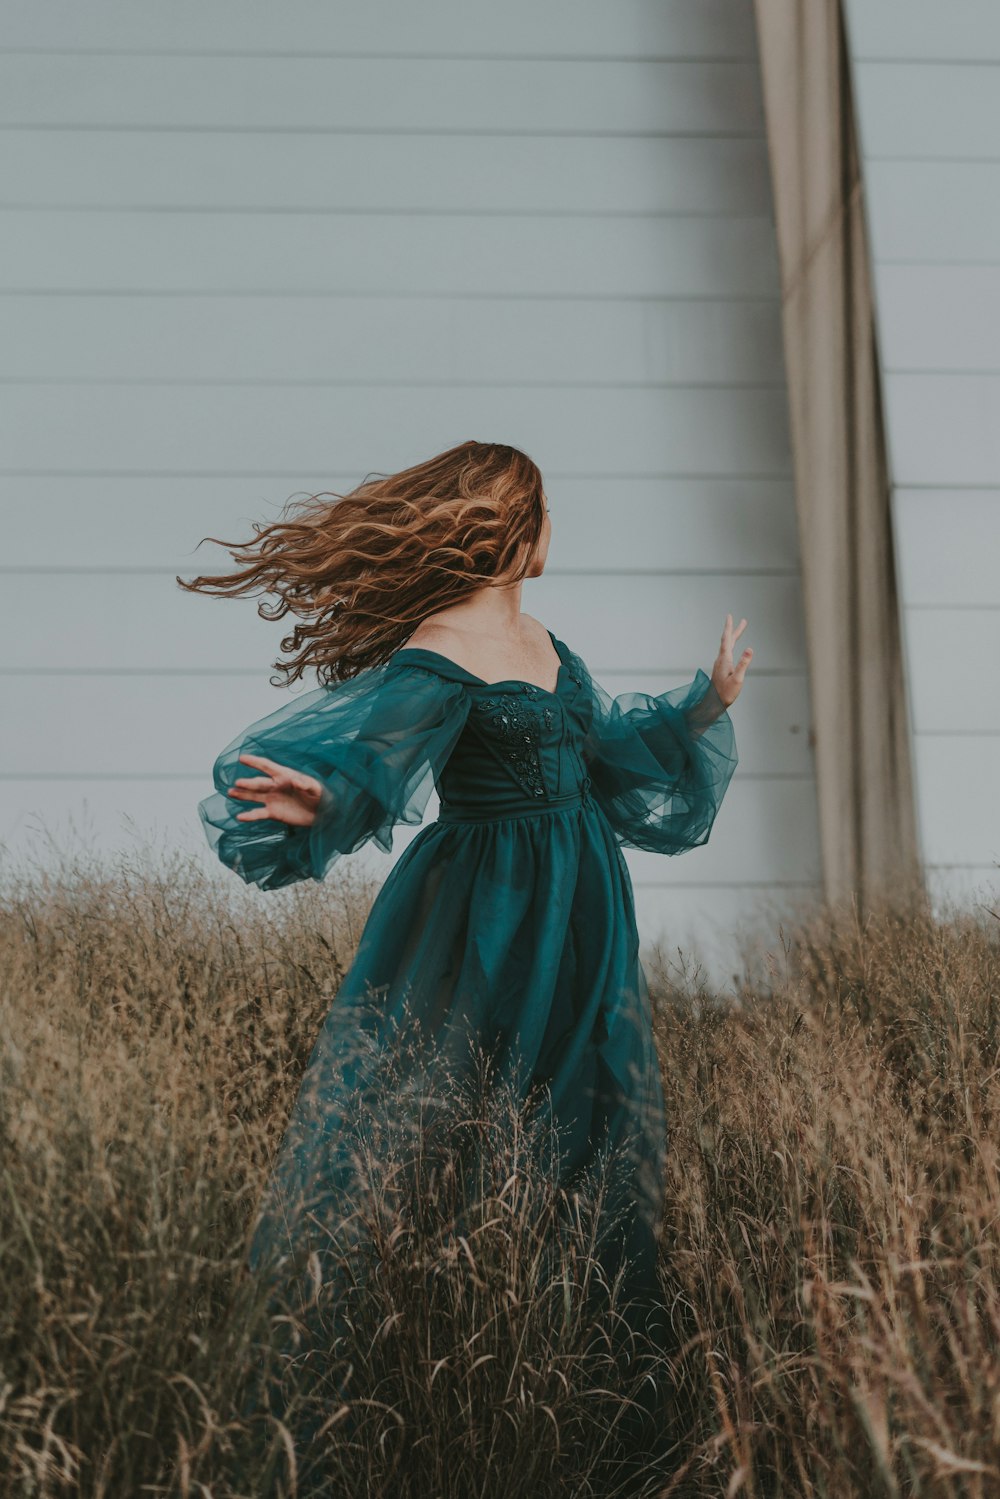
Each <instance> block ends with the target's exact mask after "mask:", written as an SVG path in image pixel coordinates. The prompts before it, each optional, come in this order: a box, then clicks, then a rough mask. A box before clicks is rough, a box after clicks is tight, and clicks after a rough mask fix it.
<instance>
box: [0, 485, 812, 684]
mask: <svg viewBox="0 0 1000 1499" xmlns="http://www.w3.org/2000/svg"><path fill="white" fill-rule="evenodd" d="M362 477H363V475H362V474H360V473H357V474H342V473H331V472H329V471H328V472H326V473H322V472H320V471H319V470H317V471H316V472H315V473H314V474H311V475H308V476H303V478H302V479H301V480H299V481H297V483H296V484H295V486H294V487H293V486H292V485H288V486H287V487H285V488H282V487H281V486H280V485H279V484H278V483H277V482H276V481H274V480H265V479H258V478H217V477H215V476H212V475H197V476H191V475H184V474H181V475H171V476H170V477H169V478H165V477H163V476H162V475H151V474H146V475H144V476H143V479H142V483H141V485H139V486H137V485H136V483H135V480H134V478H133V477H132V476H124V475H121V474H101V475H100V476H94V475H86V474H72V475H65V474H64V475H45V476H44V477H42V476H39V475H37V474H26V475H19V476H17V477H11V476H9V475H8V476H0V519H2V524H3V528H4V529H3V536H4V553H3V563H2V564H0V572H2V571H3V570H4V569H9V568H12V567H16V568H33V569H36V570H37V569H45V568H50V569H51V568H59V569H66V568H81V569H84V568H85V569H97V570H101V569H103V570H105V571H108V570H111V569H120V568H142V569H144V570H147V571H149V570H152V571H154V572H161V573H164V574H168V575H169V576H170V577H173V576H174V575H175V574H177V573H179V574H180V575H181V576H182V577H185V578H191V577H193V576H194V574H195V573H196V572H198V571H199V570H200V571H203V572H212V571H214V570H216V569H217V568H219V567H221V566H224V565H226V564H227V563H228V562H229V561H230V559H228V558H227V557H226V556H225V555H223V554H220V552H219V550H218V548H217V547H215V546H213V545H212V544H211V543H206V544H205V545H203V546H202V547H200V548H199V546H198V542H199V539H200V538H201V537H202V536H204V535H205V534H206V530H208V531H211V532H212V534H214V535H217V536H221V537H222V538H224V539H232V540H236V539H238V538H240V539H241V538H242V537H243V536H244V535H245V534H246V533H247V531H248V529H249V526H250V522H251V521H252V520H264V519H274V518H276V517H277V515H278V514H279V512H280V509H281V502H282V501H283V500H284V499H290V498H292V497H293V495H298V496H299V497H300V498H301V497H302V496H303V495H304V494H305V493H307V492H310V491H311V492H318V491H320V490H323V491H326V492H333V493H339V494H343V493H345V492H346V491H347V490H348V489H349V488H350V487H351V486H352V485H353V484H355V483H357V482H358V480H359V479H361V478H362ZM548 478H549V480H551V481H552V482H551V490H552V492H551V494H550V495H549V500H550V508H551V511H552V526H553V537H555V531H556V527H557V526H558V543H557V544H555V543H554V545H553V548H552V551H551V553H550V558H549V561H548V562H547V563H546V569H545V576H546V577H547V578H549V577H555V576H560V575H561V574H563V573H566V572H569V571H585V572H587V573H589V574H591V575H592V576H602V575H604V574H607V573H623V574H624V573H632V572H637V571H638V572H642V571H647V570H648V569H649V566H650V564H651V563H652V565H653V568H654V570H656V571H658V572H660V573H661V574H662V575H664V576H665V575H666V574H667V573H668V572H673V571H677V570H685V571H686V570H692V571H698V572H718V571H721V572H725V573H728V574H730V575H738V574H740V573H744V572H747V573H769V574H774V575H778V574H782V573H797V572H798V540H797V535H796V529H795V509H794V496H793V493H792V485H791V480H790V479H746V478H726V477H722V478H718V477H705V476H704V475H700V474H688V475H685V476H684V478H681V479H668V478H664V477H660V478H636V477H634V475H620V474H619V475H608V476H605V477H600V478H593V477H591V478H585V477H576V478H569V477H566V476H565V475H558V474H555V473H553V472H552V470H551V469H550V470H549V471H548ZM98 509H99V510H100V514H101V516H102V525H101V527H100V529H97V528H96V527H95V526H94V524H93V522H92V519H91V517H92V516H93V515H94V514H95V513H96V511H97V510H98ZM612 514H613V515H614V517H615V522H616V523H615V525H613V526H609V525H608V524H607V521H608V517H609V516H610V515H612ZM40 517H44V525H43V524H40V523H39V521H40ZM208 517H210V518H211V524H209V523H208ZM595 535H600V537H601V547H600V555H595V551H594V546H593V537H594V536H595ZM0 669H2V668H0Z"/></svg>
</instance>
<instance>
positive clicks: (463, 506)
mask: <svg viewBox="0 0 1000 1499" xmlns="http://www.w3.org/2000/svg"><path fill="white" fill-rule="evenodd" d="M328 495H333V496H334V500H333V501H331V500H329V499H328V498H327V496H328ZM544 518H545V496H544V490H543V485H542V475H541V472H540V471H539V469H538V466H537V465H536V464H535V463H533V462H532V460H531V459H530V458H529V457H528V455H527V454H526V453H522V452H521V450H520V449H519V448H512V447H508V446H507V444H506V443H499V442H462V443H459V444H458V446H457V447H454V448H448V449H447V451H445V452H443V453H438V454H437V456H436V457H434V458H428V459H427V460H426V462H424V463H417V464H414V465H413V467H412V468H404V469H401V470H400V471H399V472H398V473H396V474H380V473H371V474H368V475H367V476H366V478H365V479H364V480H363V481H362V482H361V483H360V484H359V485H358V486H357V487H356V488H355V489H352V490H350V491H349V493H347V494H345V495H341V494H338V492H337V491H336V490H324V491H321V492H320V493H319V494H314V495H310V496H309V497H308V498H307V499H305V500H290V501H288V503H287V504H286V505H285V507H284V510H283V511H282V514H281V516H280V517H279V519H278V520H276V521H273V522H271V523H270V524H264V523H263V522H261V521H253V522H252V523H251V524H252V526H253V529H254V531H255V532H256V533H257V534H256V537H255V539H254V540H252V541H243V542H230V541H222V540H220V538H219V537H217V536H205V537H202V541H214V542H217V543H218V544H219V545H220V546H224V547H226V549H227V550H228V551H229V552H230V553H231V554H232V556H233V557H234V558H235V559H236V561H237V562H238V563H241V564H243V565H242V566H240V567H239V568H238V569H237V570H236V571H235V572H230V573H222V574H219V575H216V576H199V577H197V578H193V579H191V581H190V582H185V581H184V580H183V579H182V578H181V577H179V576H178V577H177V582H178V583H179V584H180V586H181V588H184V589H187V590H188V591H189V592H191V593H212V594H220V595H226V594H228V595H230V596H232V597H236V596H237V595H239V594H248V593H256V592H262V593H269V594H275V595H277V602H276V603H274V604H272V605H269V604H268V603H267V602H266V601H264V600H262V601H261V603H259V604H258V605H257V613H258V614H259V615H260V616H261V618H263V619H281V618H282V617H283V616H284V615H286V614H288V613H292V614H294V615H296V616H298V620H299V622H298V623H297V624H296V625H295V626H294V628H293V629H292V633H291V634H290V635H286V636H285V637H284V639H283V640H282V642H281V649H282V651H286V652H297V654H295V655H293V656H292V659H291V660H289V661H282V660H278V661H276V662H274V666H275V668H276V670H277V671H278V672H281V673H283V674H284V680H285V685H289V684H290V683H292V682H294V681H295V680H296V678H298V677H301V676H302V675H303V674H304V672H305V670H306V668H307V667H310V666H314V667H315V668H316V672H317V676H318V678H319V680H320V682H323V683H327V682H339V681H346V680H347V679H348V678H349V677H353V676H356V675H357V673H358V672H360V671H363V670H364V669H365V668H367V667H371V666H375V665H378V664H380V663H381V662H383V661H385V660H386V658H387V657H388V656H390V655H391V654H392V653H393V651H395V650H396V649H397V648H398V647H399V646H401V645H402V644H403V643H404V642H405V641H406V640H407V639H408V638H409V636H410V635H411V634H412V633H413V631H414V630H415V628H416V626H417V625H418V624H419V623H420V621H421V620H423V619H426V617H427V616H428V615H430V614H433V613H435V612H436V611H437V610H439V609H442V608H444V607H445V606H446V605H449V604H455V603H457V602H458V601H459V600H460V599H464V598H468V596H469V595H470V594H471V593H475V592H476V590H477V589H479V588H482V587H484V586H488V585H491V584H493V585H498V584H510V583H515V582H517V581H519V580H520V579H521V578H523V577H524V576H525V573H526V571H527V569H528V567H529V565H530V563H531V559H532V557H533V554H534V551H535V547H536V544H537V542H538V539H539V537H540V535H541V531H542V525H543V522H544ZM198 544H199V546H200V545H201V542H199V543H198ZM279 680H280V679H279ZM273 681H274V678H272V682H273Z"/></svg>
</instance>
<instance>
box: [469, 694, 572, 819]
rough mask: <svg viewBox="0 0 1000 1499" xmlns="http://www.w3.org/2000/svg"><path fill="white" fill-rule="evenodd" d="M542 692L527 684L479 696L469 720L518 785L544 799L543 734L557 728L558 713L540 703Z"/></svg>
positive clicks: (472, 706)
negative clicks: (507, 768) (493, 749)
mask: <svg viewBox="0 0 1000 1499" xmlns="http://www.w3.org/2000/svg"><path fill="white" fill-rule="evenodd" d="M540 696H541V689H540V688H537V687H533V686H532V685H531V683H529V682H525V683H523V685H522V686H521V687H520V688H519V689H515V690H512V691H507V692H492V693H490V694H489V696H488V697H487V696H481V695H477V696H476V697H475V698H474V699H473V701H472V705H471V708H470V717H471V718H472V721H473V723H474V724H476V725H478V726H479V729H480V732H481V733H482V734H483V736H484V740H485V743H486V744H487V745H490V746H491V747H493V748H495V751H496V753H497V754H498V755H499V757H500V759H501V760H502V761H503V762H504V764H506V765H507V766H508V767H509V769H510V772H511V775H513V777H514V778H515V780H516V781H517V782H518V784H519V785H520V786H521V787H523V789H524V790H525V791H526V792H527V793H528V795H529V796H538V797H543V796H544V795H545V793H546V790H547V789H548V788H547V787H546V784H545V772H544V770H543V768H542V755H541V744H542V737H543V734H548V732H549V731H550V730H551V729H552V728H553V727H554V725H555V716H556V711H557V710H556V709H555V708H554V707H553V706H552V704H551V703H547V702H539V701H538V700H537V699H538V698H539V697H540Z"/></svg>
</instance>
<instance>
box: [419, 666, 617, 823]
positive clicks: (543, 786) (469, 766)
mask: <svg viewBox="0 0 1000 1499" xmlns="http://www.w3.org/2000/svg"><path fill="white" fill-rule="evenodd" d="M399 655H400V656H401V657H403V658H404V659H405V660H406V661H407V664H408V666H409V667H410V669H411V670H417V671H430V672H432V673H434V674H439V675H445V676H447V677H449V678H451V679H452V680H453V681H460V682H462V684H463V685H464V687H465V690H466V692H467V694H468V715H467V717H466V721H465V725H464V727H463V729H462V732H461V734H460V735H459V737H458V739H457V741H456V743H455V745H454V748H453V749H452V751H451V753H450V755H449V758H448V761H447V763H446V764H445V765H444V766H442V767H441V769H440V772H439V774H438V776H437V779H436V786H437V790H438V793H439V795H440V799H441V811H440V815H441V817H442V819H445V820H447V819H455V818H465V817H470V818H479V817H481V816H482V817H504V816H513V815H523V814H524V813H526V812H530V811H532V810H539V811H544V810H551V809H554V808H556V807H559V806H565V805H567V804H570V803H572V802H574V801H575V802H576V803H577V804H579V802H580V798H581V795H582V796H583V798H584V800H585V801H586V802H588V804H589V790H590V785H591V782H590V777H589V775H588V774H587V767H586V765H585V763H584V759H583V755H582V747H583V741H584V738H585V733H586V728H587V721H588V719H587V710H588V707H589V700H588V699H587V696H586V694H585V693H584V691H583V687H582V683H581V682H580V679H579V677H578V676H577V674H576V673H575V672H574V671H573V670H572V669H571V667H570V665H569V664H567V662H566V661H565V659H563V664H562V666H561V668H560V671H559V676H558V680H557V682H556V686H555V689H554V690H553V691H551V692H549V691H547V690H546V689H545V688H544V687H538V686H536V685H535V684H534V683H533V682H522V681H516V680H510V681H504V682H496V683H493V682H484V681H482V680H481V679H480V678H478V677H475V676H474V675H473V674H472V673H471V672H468V671H466V670H465V669H464V668H463V667H460V666H458V665H457V664H456V663H454V662H451V661H449V660H448V659H447V658H445V657H442V656H439V655H437V653H435V652H433V651H418V650H417V649H416V648H415V647H414V648H407V649H406V650H404V651H401V652H399Z"/></svg>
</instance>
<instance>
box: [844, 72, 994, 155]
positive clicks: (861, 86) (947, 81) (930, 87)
mask: <svg viewBox="0 0 1000 1499" xmlns="http://www.w3.org/2000/svg"><path fill="white" fill-rule="evenodd" d="M855 76H856V79H857V101H856V102H857V111H858V116H859V118H860V121H861V128H862V130H863V131H864V136H865V150H866V153H867V154H868V157H869V159H870V160H876V159H877V158H879V157H882V156H892V157H897V158H907V157H908V158H912V159H914V160H918V161H936V160H945V159H951V160H959V159H961V158H963V157H965V158H970V159H973V160H976V159H982V160H988V159H989V158H990V157H992V158H994V159H995V158H996V157H997V156H998V155H1000V149H998V141H1000V95H998V93H997V87H996V73H995V70H994V68H993V67H992V66H990V65H985V66H973V67H969V66H968V64H967V63H964V62H961V63H959V62H955V63H949V62H945V61H943V60H942V61H934V62H927V63H918V62H912V61H906V62H859V63H858V65H857V70H856V74H855ZM928 99H933V101H934V105H933V108H932V109H926V108H925V107H924V106H925V104H926V101H927V100H928Z"/></svg>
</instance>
